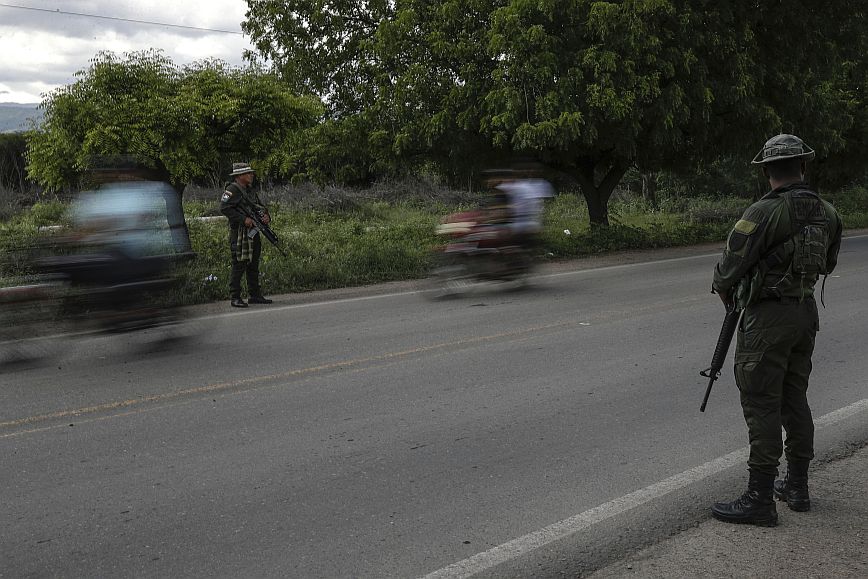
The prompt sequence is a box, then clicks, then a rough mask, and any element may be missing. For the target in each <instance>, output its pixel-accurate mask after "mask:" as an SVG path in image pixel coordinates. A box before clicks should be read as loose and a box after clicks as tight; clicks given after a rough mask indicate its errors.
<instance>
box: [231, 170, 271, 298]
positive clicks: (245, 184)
mask: <svg viewBox="0 0 868 579" xmlns="http://www.w3.org/2000/svg"><path fill="white" fill-rule="evenodd" d="M254 174H255V173H254V171H253V169H252V168H251V167H250V165H248V164H247V163H233V164H232V173H230V174H229V175H230V177H234V178H235V180H234V181H233V182H232V183H229V184H228V185H227V186H226V190H225V191H223V196H222V197H221V198H220V212H221V213H223V215H225V216H226V217H227V218H228V219H229V248H230V250H231V251H232V273H231V274H230V277H229V298H230V300H231V301H230V303H231V304H232V307H236V308H246V307H247V302H245V301H244V300H243V299H242V298H241V276H242V275H245V274H246V277H247V291H248V292H249V294H250V299H249V300H248V301H249V302H250V303H251V304H270V303H271V301H272V300H270V299H268V298H266V297H265V296H263V295H262V288H261V287H260V285H259V257H260V255H261V254H262V240H261V239H260V237H261V236H260V235H259V232H258V231H257V229H256V228H255V227H254V223H253V219H251V218H250V217H248V216H247V214H246V213H245V212H244V211H243V210H242V207H247V208H251V209H252V210H254V211H259V212H261V214H262V222H263V223H265V224H266V225H268V223H269V221H270V220H271V216H270V215H269V214H268V210H267V209H266V208H265V205H263V204H262V202H261V201H260V200H259V196H258V195H257V194H256V192H254V191H252V190H251V189H250V185H251V184H252V183H253V177H254Z"/></svg>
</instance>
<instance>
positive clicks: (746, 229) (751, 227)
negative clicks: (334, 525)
mask: <svg viewBox="0 0 868 579" xmlns="http://www.w3.org/2000/svg"><path fill="white" fill-rule="evenodd" d="M756 227H757V224H756V223H754V222H753V221H748V220H746V219H739V220H738V223H736V224H735V227H733V229H734V230H735V231H738V232H739V233H743V234H745V235H751V234H752V233H753V232H754V231H756Z"/></svg>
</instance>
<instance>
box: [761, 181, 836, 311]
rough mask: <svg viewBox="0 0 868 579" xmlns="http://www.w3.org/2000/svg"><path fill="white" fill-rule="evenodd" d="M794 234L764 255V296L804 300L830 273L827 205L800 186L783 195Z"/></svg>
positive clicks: (817, 196)
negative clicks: (823, 276) (827, 258)
mask: <svg viewBox="0 0 868 579" xmlns="http://www.w3.org/2000/svg"><path fill="white" fill-rule="evenodd" d="M783 197H784V201H785V203H786V205H787V209H788V210H789V213H790V221H791V223H792V225H793V230H794V233H793V235H792V236H791V237H790V238H789V239H787V241H785V242H784V243H783V244H782V245H781V246H780V247H779V248H777V249H776V250H775V251H773V252H772V253H771V254H770V255H768V256H767V257H766V258H765V261H766V264H767V266H768V272H767V274H766V277H765V283H764V284H763V292H762V293H763V294H764V295H763V297H780V296H783V295H790V296H793V297H795V295H794V294H795V293H796V292H795V291H794V289H795V288H799V290H798V297H799V298H800V299H804V298H805V297H806V295H807V294H806V290H808V291H809V290H812V289H813V287H814V285H815V284H816V283H817V279H818V278H819V277H820V276H821V275H825V274H826V273H827V270H826V257H827V255H828V252H829V244H830V232H829V220H828V218H827V215H826V207H825V205H824V204H823V201H822V200H821V199H820V196H819V195H817V194H816V193H814V192H813V191H808V190H806V189H797V190H795V191H791V192H789V193H788V194H786V195H784V196H783Z"/></svg>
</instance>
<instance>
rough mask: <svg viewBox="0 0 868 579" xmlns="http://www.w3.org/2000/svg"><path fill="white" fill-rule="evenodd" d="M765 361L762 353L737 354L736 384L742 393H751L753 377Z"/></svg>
mask: <svg viewBox="0 0 868 579" xmlns="http://www.w3.org/2000/svg"><path fill="white" fill-rule="evenodd" d="M762 359H763V353H762V352H736V353H735V383H736V384H737V385H738V389H739V390H741V391H742V392H750V384H751V376H752V375H753V374H754V373H755V372H756V369H757V367H758V366H759V363H760V362H761V361H762Z"/></svg>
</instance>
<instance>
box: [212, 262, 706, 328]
mask: <svg viewBox="0 0 868 579" xmlns="http://www.w3.org/2000/svg"><path fill="white" fill-rule="evenodd" d="M718 255H720V252H717V253H704V254H702V255H688V256H684V257H671V258H668V259H658V260H652V261H641V262H637V263H622V264H619V265H607V266H604V267H589V268H587V269H577V270H574V271H562V272H558V273H544V274H540V275H537V276H536V277H537V278H540V279H545V278H553V277H565V276H569V275H579V274H588V273H592V272H600V271H611V270H617V269H625V268H631V267H640V266H646V265H657V264H661V263H675V262H679V261H687V260H691V259H703V258H705V259H707V258H710V257H715V256H718ZM420 293H423V290H409V291H403V292H393V293H388V294H375V295H370V296H358V297H354V298H341V299H336V300H323V301H319V302H310V303H306V304H289V305H285V306H276V307H269V308H262V309H260V308H256V309H253V310H245V311H243V312H227V313H223V314H211V315H208V316H202V317H199V318H196V319H205V320H207V319H215V318H234V317H235V316H249V315H251V314H265V313H274V312H280V311H284V310H294V309H299V308H312V307H319V306H329V305H334V304H346V303H352V302H362V301H367V300H378V299H385V298H394V297H400V296H411V295H414V294H420Z"/></svg>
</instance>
